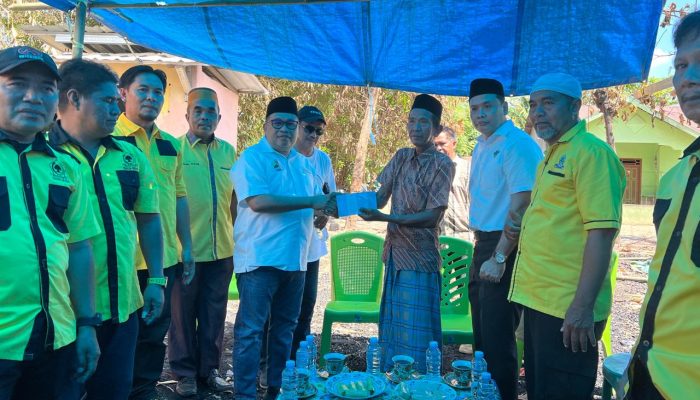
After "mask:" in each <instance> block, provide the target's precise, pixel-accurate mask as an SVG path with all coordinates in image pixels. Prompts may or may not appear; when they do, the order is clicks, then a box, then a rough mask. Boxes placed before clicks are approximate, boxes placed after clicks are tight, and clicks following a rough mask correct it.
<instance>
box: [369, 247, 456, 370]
mask: <svg viewBox="0 0 700 400" xmlns="http://www.w3.org/2000/svg"><path fill="white" fill-rule="evenodd" d="M441 279H442V277H441V276H440V274H439V273H438V272H418V271H409V270H397V269H396V268H395V267H394V260H393V257H391V255H389V258H388V260H387V263H386V272H385V274H384V292H383V293H382V303H381V309H380V312H379V342H380V344H381V346H382V349H383V350H384V352H383V354H382V358H383V360H382V364H383V369H384V370H386V371H389V370H391V369H392V368H393V366H394V363H393V362H392V361H391V358H392V357H393V356H396V355H407V356H411V357H413V359H414V360H415V361H416V363H415V369H416V370H417V371H418V372H420V373H425V351H426V350H427V349H428V343H429V342H430V341H431V340H435V341H437V342H438V343H440V344H441V343H442V328H441V326H440V286H441Z"/></svg>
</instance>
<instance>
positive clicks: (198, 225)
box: [168, 88, 236, 397]
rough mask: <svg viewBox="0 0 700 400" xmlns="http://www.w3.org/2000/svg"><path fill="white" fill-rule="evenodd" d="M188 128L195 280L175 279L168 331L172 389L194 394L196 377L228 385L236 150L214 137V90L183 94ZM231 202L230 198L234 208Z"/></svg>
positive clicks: (184, 141)
mask: <svg viewBox="0 0 700 400" xmlns="http://www.w3.org/2000/svg"><path fill="white" fill-rule="evenodd" d="M186 117H187V122H188V124H189V130H188V131H187V134H186V135H183V136H182V137H180V143H181V147H180V149H181V152H182V164H183V175H184V178H185V185H186V186H187V193H188V196H187V200H188V202H189V205H190V207H191V208H192V210H193V213H191V215H192V217H191V219H190V224H191V226H192V238H193V252H194V258H195V261H196V270H197V272H196V273H195V278H194V279H193V280H192V283H191V284H190V285H184V284H183V283H182V282H181V281H179V280H176V282H175V286H174V287H173V294H172V316H173V317H172V323H171V325H170V332H169V334H168V361H169V362H170V370H171V371H172V372H173V374H174V375H175V377H176V378H177V379H178V384H177V387H176V392H177V393H178V394H179V395H180V396H183V397H188V396H194V395H196V394H197V380H198V379H199V380H200V381H202V383H204V384H206V385H207V386H208V387H209V388H210V389H212V390H215V391H223V390H231V389H232V388H233V387H232V385H231V384H230V383H228V382H226V381H225V380H224V379H223V378H222V377H221V376H220V375H219V360H221V351H222V350H223V343H222V342H223V337H224V322H225V321H226V305H227V303H228V286H229V283H230V282H231V276H232V275H233V219H232V216H231V199H232V198H235V197H234V196H233V182H232V181H231V178H230V177H229V175H230V173H231V167H232V166H233V163H234V161H235V160H236V149H234V148H233V146H231V145H230V144H229V143H227V142H226V141H224V140H222V139H220V138H217V137H216V136H215V135H214V132H215V131H216V127H217V125H218V123H219V120H220V119H221V114H220V113H219V104H218V99H217V96H216V92H215V91H213V90H211V89H209V88H195V89H192V90H191V91H190V92H189V94H188V95H187V115H186ZM235 203H236V202H235V201H234V202H233V204H234V208H235Z"/></svg>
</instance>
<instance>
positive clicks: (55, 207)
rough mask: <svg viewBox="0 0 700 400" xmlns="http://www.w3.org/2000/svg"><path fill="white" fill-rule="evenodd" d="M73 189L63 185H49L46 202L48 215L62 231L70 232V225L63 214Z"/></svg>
mask: <svg viewBox="0 0 700 400" xmlns="http://www.w3.org/2000/svg"><path fill="white" fill-rule="evenodd" d="M70 195H71V190H70V188H68V187H65V186H61V185H52V184H50V185H49V199H48V201H47V204H46V216H47V217H48V218H49V220H50V221H51V223H52V224H53V226H54V227H55V228H56V229H57V230H58V231H59V232H61V233H66V234H67V233H68V226H67V225H66V222H65V221H64V219H63V215H64V214H65V212H66V209H67V208H68V201H69V200H70Z"/></svg>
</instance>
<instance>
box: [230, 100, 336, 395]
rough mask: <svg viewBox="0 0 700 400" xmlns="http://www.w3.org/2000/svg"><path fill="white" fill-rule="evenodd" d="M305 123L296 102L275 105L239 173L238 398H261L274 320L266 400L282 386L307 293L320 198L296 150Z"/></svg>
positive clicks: (236, 170) (234, 174)
mask: <svg viewBox="0 0 700 400" xmlns="http://www.w3.org/2000/svg"><path fill="white" fill-rule="evenodd" d="M298 125H299V119H298V117H297V106H296V102H295V101H294V99H292V98H290V97H278V98H276V99H273V100H272V101H270V103H269V104H268V106H267V114H266V118H265V124H264V125H263V127H264V130H265V137H263V138H262V139H260V142H258V143H257V144H255V145H253V146H251V147H249V148H248V149H246V150H245V151H244V152H243V153H242V155H241V157H240V158H239V159H238V162H236V164H235V165H234V167H233V170H232V171H231V177H232V179H233V184H234V187H235V191H236V194H237V197H238V207H237V209H238V215H237V217H236V222H235V224H234V240H235V243H236V246H235V249H234V271H235V273H236V280H237V285H238V293H239V298H240V304H239V308H238V313H237V315H236V322H235V325H234V328H233V336H234V346H233V359H234V387H235V391H236V399H251V400H252V399H255V398H256V386H255V378H256V375H257V368H255V366H256V365H258V361H259V359H260V351H261V346H262V336H263V327H264V325H265V322H266V321H267V320H268V318H269V319H270V336H269V342H268V346H269V352H268V359H267V365H268V384H269V386H270V387H269V388H268V390H267V393H266V394H265V398H266V399H274V398H276V397H277V394H278V393H279V389H280V386H281V377H282V370H283V369H284V363H285V361H286V360H287V359H288V358H289V354H290V352H291V343H292V334H293V332H294V329H295V328H296V325H297V317H298V316H299V310H300V306H301V297H302V293H303V289H304V273H305V272H304V271H305V270H306V264H307V256H308V248H309V242H310V240H311V236H312V235H313V214H314V212H313V210H314V209H316V210H320V209H323V208H324V206H325V205H326V203H327V201H328V199H329V196H326V195H323V194H320V193H321V188H318V187H316V185H315V183H314V174H313V170H312V167H311V164H310V163H309V161H308V160H307V159H306V157H304V156H303V155H301V154H299V152H297V151H296V150H295V149H294V148H293V146H294V143H295V141H296V138H297V132H298V131H297V128H298Z"/></svg>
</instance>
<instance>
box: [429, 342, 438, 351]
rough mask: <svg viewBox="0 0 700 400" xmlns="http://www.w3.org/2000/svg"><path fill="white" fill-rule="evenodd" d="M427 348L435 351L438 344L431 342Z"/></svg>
mask: <svg viewBox="0 0 700 400" xmlns="http://www.w3.org/2000/svg"><path fill="white" fill-rule="evenodd" d="M429 346H430V348H431V349H437V347H438V343H437V342H436V341H434V340H433V341H432V342H430V344H429Z"/></svg>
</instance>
